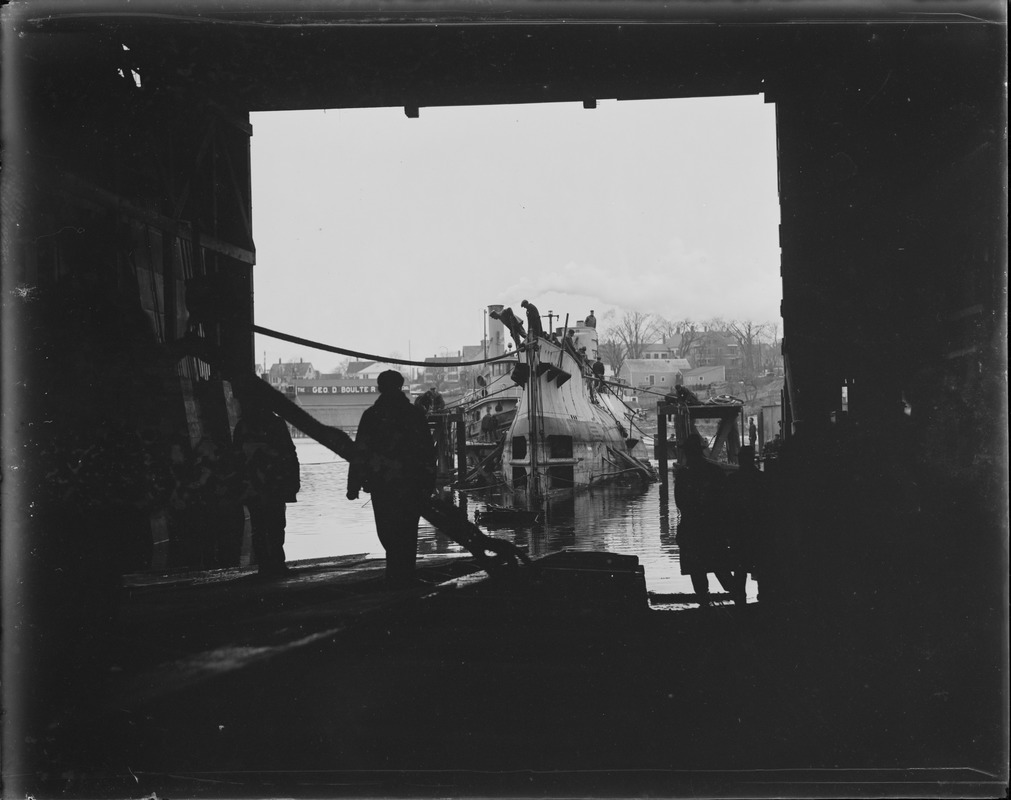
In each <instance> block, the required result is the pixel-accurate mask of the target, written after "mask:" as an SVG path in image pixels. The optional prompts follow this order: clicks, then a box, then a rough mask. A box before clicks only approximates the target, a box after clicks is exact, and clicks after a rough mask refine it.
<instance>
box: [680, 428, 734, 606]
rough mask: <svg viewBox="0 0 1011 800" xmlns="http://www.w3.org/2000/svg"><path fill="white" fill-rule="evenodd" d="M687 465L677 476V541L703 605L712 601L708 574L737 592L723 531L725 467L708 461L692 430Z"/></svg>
mask: <svg viewBox="0 0 1011 800" xmlns="http://www.w3.org/2000/svg"><path fill="white" fill-rule="evenodd" d="M685 460H686V461H687V465H686V466H685V467H679V468H678V470H677V473H676V474H675V476H674V502H675V503H677V507H678V511H680V512H681V519H680V521H679V522H678V532H677V541H678V547H679V549H680V561H681V574H682V575H689V576H690V577H691V580H692V588H694V589H695V595H696V597H697V598H698V602H699V605H700V606H702V607H703V608H704V607H706V606H708V605H709V604H710V599H709V575H708V574H707V573H710V572H714V573H716V578H717V579H718V580H719V582H720V584H721V585H722V586H723V588H724V589H725V590H726V591H728V592H733V591H734V582H733V574H732V570H731V566H732V562H731V559H730V554H729V551H728V548H727V547H726V538H725V533H726V532H725V531H724V530H722V529H721V528H722V523H723V518H722V517H723V515H722V514H721V506H722V503H723V501H724V488H725V486H724V481H725V478H724V475H723V470H722V469H720V467H718V466H716V464H713V463H712V462H710V461H708V460H706V457H705V451H704V448H703V446H702V437H701V436H699V435H698V434H697V433H693V434H692V435H691V436H689V437H688V441H687V442H685Z"/></svg>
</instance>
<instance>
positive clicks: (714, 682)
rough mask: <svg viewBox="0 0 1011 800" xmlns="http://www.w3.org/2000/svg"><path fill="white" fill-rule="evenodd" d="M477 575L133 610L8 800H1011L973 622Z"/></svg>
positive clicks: (231, 595) (637, 583) (329, 586)
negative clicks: (103, 681)
mask: <svg viewBox="0 0 1011 800" xmlns="http://www.w3.org/2000/svg"><path fill="white" fill-rule="evenodd" d="M469 572H471V568H470V567H469V561H466V560H460V559H457V560H442V561H433V562H429V564H428V565H427V566H426V568H425V569H424V570H423V571H422V577H423V580H424V581H425V582H426V583H425V585H423V586H422V587H420V588H417V589H410V590H406V591H398V592H391V591H388V590H387V589H385V587H384V586H383V584H382V581H381V578H380V576H381V562H380V563H378V564H377V563H375V562H368V561H365V560H363V559H358V560H356V559H353V558H350V559H344V560H337V561H333V562H327V563H320V564H315V565H313V564H309V565H303V566H300V567H298V568H297V569H296V570H295V571H294V572H293V573H292V574H291V575H290V576H289V577H287V578H285V579H282V580H278V581H270V582H265V581H260V580H258V579H257V578H256V577H255V576H251V575H246V576H241V575H236V574H231V575H228V576H222V575H219V576H216V577H215V576H203V577H200V576H197V577H195V578H193V577H191V578H186V579H180V580H178V581H176V582H175V583H174V584H171V585H169V584H165V583H164V582H163V583H162V584H160V585H152V586H142V585H137V586H135V587H134V588H133V589H132V590H131V591H130V593H129V595H128V598H127V601H126V603H125V606H124V610H123V613H122V616H121V619H120V623H119V629H118V633H117V637H116V641H115V642H114V646H113V647H112V648H111V652H110V656H111V657H110V662H111V663H110V664H109V667H110V669H109V674H108V684H109V685H108V687H105V688H101V687H96V690H95V692H94V693H90V695H89V696H86V697H85V696H82V697H80V698H79V700H80V702H79V704H78V706H77V708H76V709H75V711H74V713H73V714H71V715H70V717H69V718H68V719H66V720H64V721H62V722H60V723H59V724H58V725H54V726H51V727H49V728H47V729H46V730H47V731H48V732H47V733H45V734H43V735H41V739H42V741H35V742H34V746H35V748H36V755H37V753H38V751H39V750H38V749H39V748H41V749H42V750H43V751H44V752H45V757H44V758H43V760H42V762H41V763H43V764H44V765H45V766H44V768H43V769H41V770H39V769H38V768H37V767H36V768H34V769H32V768H30V767H24V766H21V767H19V765H18V764H14V765H12V764H11V763H10V762H9V761H8V763H7V764H6V765H5V787H6V788H5V796H11V797H13V796H19V797H23V796H27V795H28V794H32V795H33V796H35V797H46V796H50V797H58V796H59V797H77V796H96V797H152V796H155V795H156V796H157V797H158V798H160V799H161V800H164V799H165V798H180V797H301V796H347V797H364V796H375V797H390V796H435V797H451V796H465V797H474V796H481V797H484V796H521V797H528V796H536V797H585V796H605V795H606V796H621V797H625V796H654V797H705V796H737V797H765V796H780V797H782V796H792V797H821V796H839V797H857V796H870V797H877V796H889V795H891V796H907V797H908V796H912V797H927V796H960V797H966V796H984V797H990V796H1002V795H1004V794H1005V784H1006V774H1007V773H1006V766H1007V765H1006V759H1004V760H1002V755H1001V754H1002V752H1004V751H1003V750H1002V747H1005V746H1006V741H1005V742H1004V744H1003V745H1002V740H1001V736H1000V733H999V732H1000V731H1001V730H1002V728H1003V726H1004V724H1005V720H1006V715H1005V711H1004V710H1003V709H1002V708H1001V698H1002V695H1001V691H1002V689H1001V685H1000V672H999V669H997V671H996V672H995V673H994V674H992V675H991V673H990V671H989V670H988V669H987V666H986V665H987V663H988V662H989V660H991V659H995V660H994V662H993V663H994V664H995V665H999V662H1000V653H999V646H1000V641H999V639H997V638H995V637H992V636H990V637H979V636H977V635H976V631H975V629H974V626H973V625H972V624H971V623H966V622H965V621H964V620H957V619H951V620H949V621H947V622H945V624H944V625H941V626H938V625H936V624H933V623H931V624H923V622H922V620H923V619H924V617H923V609H918V610H917V609H905V610H903V609H894V610H893V611H892V612H889V613H882V611H881V610H880V609H878V610H877V611H875V612H874V613H873V614H872V613H869V612H861V611H859V610H850V611H849V612H847V613H845V614H834V615H831V616H828V617H826V616H825V615H823V614H820V613H816V612H813V611H812V610H810V609H805V610H800V609H792V610H791V609H787V608H774V607H763V605H762V604H757V605H752V606H748V607H747V608H745V609H735V608H733V607H717V608H714V609H712V610H708V611H698V610H692V611H683V612H676V613H675V612H659V611H654V610H651V609H650V608H649V606H648V603H647V602H646V596H645V591H644V588H643V586H642V582H641V574H639V573H637V571H636V569H635V562H634V559H631V560H628V558H627V557H620V556H615V557H612V556H608V555H606V554H593V553H589V554H585V553H584V554H576V553H562V554H556V555H555V556H550V557H548V558H547V559H544V560H542V561H540V562H538V564H537V565H536V566H535V567H534V568H525V569H524V570H523V571H521V572H520V573H519V574H517V575H515V576H512V577H508V576H507V577H503V578H496V579H487V580H475V578H477V577H480V576H481V575H482V573H477V574H476V575H471V576H470V577H468V576H467V573H469ZM994 648H997V649H998V652H991V651H992V650H993V649H994ZM46 748H48V750H47V749H46ZM26 763H34V764H38V763H40V762H38V761H35V762H26Z"/></svg>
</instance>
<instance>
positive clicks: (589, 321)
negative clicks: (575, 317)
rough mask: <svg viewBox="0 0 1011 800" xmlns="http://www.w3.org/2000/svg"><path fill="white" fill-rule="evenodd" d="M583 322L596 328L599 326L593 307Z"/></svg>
mask: <svg viewBox="0 0 1011 800" xmlns="http://www.w3.org/2000/svg"><path fill="white" fill-rule="evenodd" d="M583 324H584V325H585V326H586V327H587V328H596V327H597V318H596V317H595V316H593V309H592V308H591V309H590V313H589V314H587V315H586V319H584V320H583Z"/></svg>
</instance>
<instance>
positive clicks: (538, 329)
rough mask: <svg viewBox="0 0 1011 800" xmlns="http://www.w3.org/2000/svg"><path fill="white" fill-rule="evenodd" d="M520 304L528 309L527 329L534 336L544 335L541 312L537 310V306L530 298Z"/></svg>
mask: <svg viewBox="0 0 1011 800" xmlns="http://www.w3.org/2000/svg"><path fill="white" fill-rule="evenodd" d="M520 305H521V306H523V308H525V309H526V310H527V330H528V331H530V335H531V336H533V337H538V336H544V326H543V325H542V324H541V312H540V311H538V310H537V306H535V305H534V304H533V303H531V302H530V301H529V300H524V301H523V302H522V303H520Z"/></svg>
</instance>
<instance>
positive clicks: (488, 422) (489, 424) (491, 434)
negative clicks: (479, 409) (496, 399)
mask: <svg viewBox="0 0 1011 800" xmlns="http://www.w3.org/2000/svg"><path fill="white" fill-rule="evenodd" d="M496 430H498V418H497V417H496V416H495V414H493V413H491V412H489V413H488V414H485V416H483V417H482V418H481V438H482V439H484V440H485V441H488V442H494V441H495V431H496Z"/></svg>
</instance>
